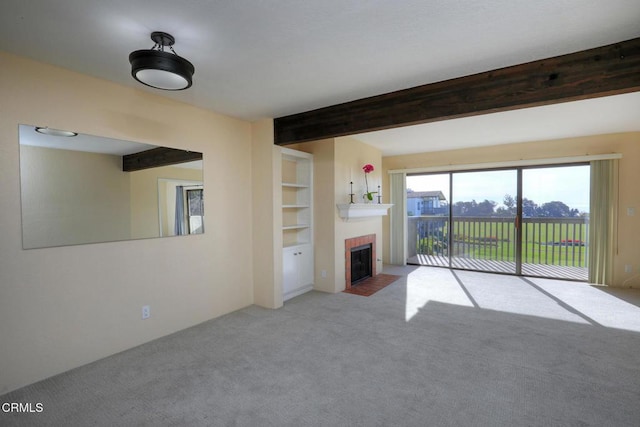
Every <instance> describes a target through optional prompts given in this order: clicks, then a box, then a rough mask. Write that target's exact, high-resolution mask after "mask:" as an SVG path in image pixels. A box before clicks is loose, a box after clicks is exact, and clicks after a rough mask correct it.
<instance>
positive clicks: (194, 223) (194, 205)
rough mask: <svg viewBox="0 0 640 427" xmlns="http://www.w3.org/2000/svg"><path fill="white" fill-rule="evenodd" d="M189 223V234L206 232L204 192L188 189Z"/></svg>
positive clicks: (200, 189)
mask: <svg viewBox="0 0 640 427" xmlns="http://www.w3.org/2000/svg"><path fill="white" fill-rule="evenodd" d="M186 192H187V197H186V199H187V222H188V224H189V234H201V233H203V232H204V190H203V189H202V188H199V189H191V190H190V189H187V190H186Z"/></svg>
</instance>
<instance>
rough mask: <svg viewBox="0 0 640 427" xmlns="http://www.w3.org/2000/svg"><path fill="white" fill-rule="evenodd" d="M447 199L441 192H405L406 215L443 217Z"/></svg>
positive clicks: (445, 211)
mask: <svg viewBox="0 0 640 427" xmlns="http://www.w3.org/2000/svg"><path fill="white" fill-rule="evenodd" d="M446 200H447V198H446V197H445V196H444V194H443V193H442V191H409V192H407V215H409V216H420V215H445V214H446V213H447V203H446Z"/></svg>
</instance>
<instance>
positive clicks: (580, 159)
mask: <svg viewBox="0 0 640 427" xmlns="http://www.w3.org/2000/svg"><path fill="white" fill-rule="evenodd" d="M621 158H622V154H620V153H610V154H594V155H585V156H571V157H553V158H549V159H530V160H511V161H505V162H487V163H467V164H460V165H443V166H429V167H424V168H411V169H391V170H389V171H388V173H390V174H391V173H428V172H451V171H462V170H473V169H498V168H506V167H518V166H540V165H556V164H567V163H584V162H591V161H594V160H610V159H621Z"/></svg>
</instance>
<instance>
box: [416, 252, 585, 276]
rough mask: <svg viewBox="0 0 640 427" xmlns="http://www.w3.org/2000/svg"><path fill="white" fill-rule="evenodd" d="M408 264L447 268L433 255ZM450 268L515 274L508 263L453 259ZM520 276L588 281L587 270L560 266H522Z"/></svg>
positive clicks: (442, 259)
mask: <svg viewBox="0 0 640 427" xmlns="http://www.w3.org/2000/svg"><path fill="white" fill-rule="evenodd" d="M408 263H409V264H417V265H428V266H434V267H449V259H448V258H447V257H443V256H434V255H416V256H413V257H411V258H409V260H408ZM451 268H459V269H463V270H476V271H487V272H495V273H507V274H515V272H516V263H515V262H510V261H493V260H484V259H475V258H461V257H454V258H453V259H452V260H451ZM522 275H523V276H535V277H550V278H555V279H566V280H579V281H583V282H586V281H588V280H589V275H588V270H587V269H586V268H582V267H564V266H560V265H546V264H522Z"/></svg>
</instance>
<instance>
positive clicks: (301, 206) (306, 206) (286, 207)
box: [282, 205, 310, 209]
mask: <svg viewBox="0 0 640 427" xmlns="http://www.w3.org/2000/svg"><path fill="white" fill-rule="evenodd" d="M308 207H310V206H309V205H282V209H305V208H308Z"/></svg>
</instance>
